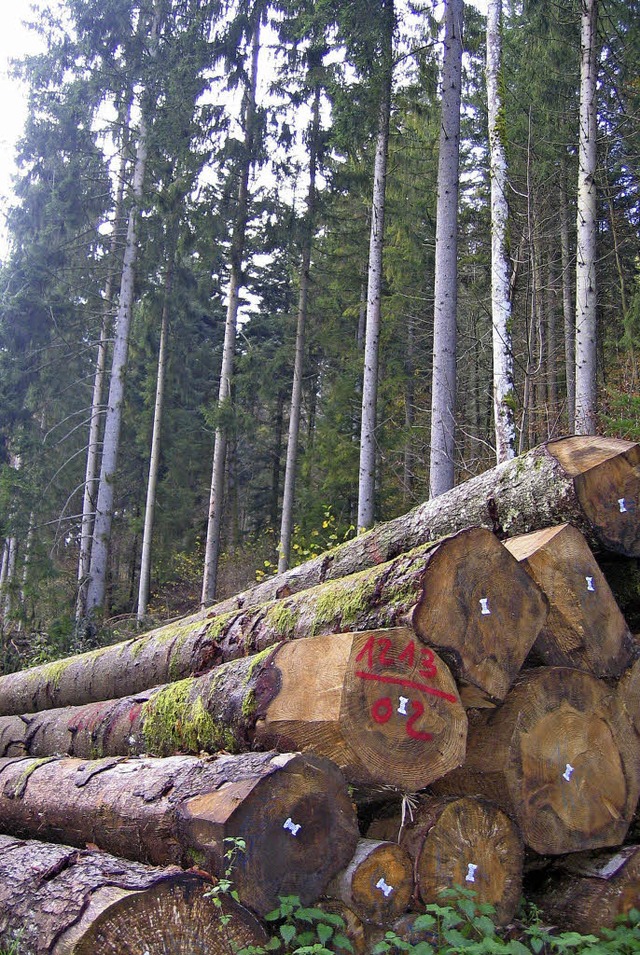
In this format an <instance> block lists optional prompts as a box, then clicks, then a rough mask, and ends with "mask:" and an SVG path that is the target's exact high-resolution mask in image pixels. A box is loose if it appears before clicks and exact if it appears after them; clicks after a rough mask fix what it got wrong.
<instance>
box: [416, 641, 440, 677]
mask: <svg viewBox="0 0 640 955" xmlns="http://www.w3.org/2000/svg"><path fill="white" fill-rule="evenodd" d="M434 660H435V657H434V655H433V653H432V651H431V650H429V649H428V647H423V648H422V650H421V651H420V671H419V672H420V676H423V677H425V679H427V680H428V679H429V677H432V676H436V674H437V672H438V671H437V669H436V667H435V664H434Z"/></svg>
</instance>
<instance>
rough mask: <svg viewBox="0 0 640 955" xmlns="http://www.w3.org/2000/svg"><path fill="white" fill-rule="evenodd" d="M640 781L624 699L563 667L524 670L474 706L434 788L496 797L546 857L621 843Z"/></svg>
mask: <svg viewBox="0 0 640 955" xmlns="http://www.w3.org/2000/svg"><path fill="white" fill-rule="evenodd" d="M639 787H640V740H639V739H638V737H637V735H636V733H635V731H634V729H633V727H632V724H631V722H630V720H629V718H628V717H627V715H626V714H625V713H624V711H623V708H622V706H621V705H620V701H619V700H618V698H617V697H616V695H615V694H614V693H613V691H611V690H610V689H609V688H608V687H607V686H606V684H604V683H603V682H602V681H600V680H597V679H596V678H595V677H593V676H591V675H590V674H588V673H583V672H581V671H579V670H572V669H568V668H564V667H548V668H543V669H540V670H532V671H527V672H525V673H523V675H522V676H521V678H520V679H519V680H518V682H517V684H516V685H515V686H514V688H513V689H512V691H511V692H510V693H509V695H508V696H507V698H506V700H505V702H504V703H503V704H502V706H500V707H497V708H496V709H495V710H492V711H484V712H483V713H482V714H480V713H478V714H476V718H475V719H474V721H473V725H472V728H470V734H469V745H468V749H467V760H466V762H465V765H464V766H463V768H462V769H461V770H459V771H458V770H456V771H454V772H453V773H451V774H450V775H449V776H448V777H447V778H446V779H444V780H441V781H439V782H438V783H436V786H435V788H436V789H437V791H438V792H440V793H449V794H454V793H455V794H460V793H467V794H474V795H482V796H485V797H486V798H488V799H492V800H494V801H495V802H497V803H498V804H499V805H501V806H502V807H503V808H505V809H507V811H508V812H510V813H511V814H512V815H513V816H514V818H515V819H516V820H517V822H518V823H519V825H520V828H521V831H522V834H523V837H524V840H525V844H526V845H528V846H529V847H530V848H532V849H534V850H535V851H536V852H539V853H540V854H547V855H558V854H561V853H567V852H577V851H580V850H585V849H596V848H602V847H606V846H615V845H619V844H620V843H621V842H622V841H623V839H624V837H625V835H626V832H627V830H628V828H629V825H630V823H631V820H632V818H633V813H634V810H635V806H636V804H637V801H638V794H639Z"/></svg>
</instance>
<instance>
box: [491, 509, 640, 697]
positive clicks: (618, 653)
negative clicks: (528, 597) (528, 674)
mask: <svg viewBox="0 0 640 955" xmlns="http://www.w3.org/2000/svg"><path fill="white" fill-rule="evenodd" d="M505 546H506V548H507V550H508V551H509V552H510V553H511V554H513V555H514V557H516V558H517V560H519V561H520V563H521V564H522V566H523V567H524V568H525V569H526V570H527V572H528V573H529V574H530V575H531V576H532V577H533V579H534V580H535V581H536V583H537V584H538V586H539V587H540V588H541V589H542V591H543V592H544V593H545V594H546V596H547V599H548V600H549V607H550V610H549V616H548V618H547V621H546V623H545V625H544V627H543V629H542V631H541V633H540V634H539V636H538V638H537V640H536V642H535V644H534V648H533V650H534V654H535V655H536V657H537V658H538V660H539V661H540V662H542V663H544V664H546V665H548V666H565V667H575V668H576V669H578V670H586V671H587V672H588V673H593V675H594V676H597V677H602V678H610V677H616V678H617V677H619V676H620V675H621V674H622V673H623V672H624V671H625V670H626V668H627V667H628V666H629V664H630V663H631V660H632V658H633V652H634V649H635V644H634V640H633V638H632V636H631V633H630V631H629V628H628V626H627V623H626V621H625V619H624V617H623V616H622V613H621V612H620V609H619V607H618V605H617V603H616V600H615V598H614V596H613V593H612V592H611V588H610V587H609V584H608V583H607V580H606V578H605V576H604V574H603V573H602V571H601V570H600V568H599V566H598V564H597V563H596V560H595V558H594V556H593V554H592V552H591V550H590V549H589V546H588V544H587V542H586V540H585V538H584V537H583V535H582V534H581V533H580V531H579V530H577V529H576V528H575V527H572V526H571V525H570V524H562V525H561V526H560V527H550V528H546V529H545V530H541V531H535V532H533V533H532V534H525V535H523V536H521V537H516V538H513V539H512V540H510V541H506V542H505Z"/></svg>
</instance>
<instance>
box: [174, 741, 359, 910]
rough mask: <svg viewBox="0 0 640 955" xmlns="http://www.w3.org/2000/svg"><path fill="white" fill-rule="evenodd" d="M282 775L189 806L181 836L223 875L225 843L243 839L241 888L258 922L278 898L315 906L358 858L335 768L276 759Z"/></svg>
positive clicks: (238, 872)
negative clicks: (333, 880) (291, 897)
mask: <svg viewBox="0 0 640 955" xmlns="http://www.w3.org/2000/svg"><path fill="white" fill-rule="evenodd" d="M278 761H282V765H281V768H279V770H278V772H277V773H274V774H272V775H271V776H269V777H268V778H267V779H266V780H265V782H264V784H263V783H262V780H258V781H257V782H256V781H254V780H242V781H240V782H238V783H234V782H229V783H225V784H224V785H223V786H221V787H220V788H219V789H218V790H216V791H215V792H210V793H208V794H207V795H206V796H195V797H193V798H192V799H189V800H188V801H187V802H185V803H183V805H182V807H181V810H180V814H181V828H182V831H183V833H184V837H185V839H186V840H187V842H188V843H189V844H190V845H192V846H193V850H194V854H195V855H196V857H197V854H198V853H204V856H205V867H207V868H209V869H210V871H213V872H221V871H223V869H224V862H223V858H222V852H223V851H226V848H227V847H228V846H225V845H224V840H225V839H234V838H242V839H243V840H244V841H245V843H246V851H245V852H240V853H239V854H238V855H237V858H236V868H235V871H234V881H235V883H236V885H237V888H238V892H239V894H240V898H241V899H242V901H243V902H245V904H247V905H249V906H250V907H251V908H252V909H253V910H254V911H255V912H257V913H258V914H259V915H265V914H266V913H268V912H270V911H271V910H272V909H274V908H275V907H276V906H277V904H278V898H279V897H280V896H286V895H297V896H299V897H300V899H301V901H302V903H303V904H309V903H310V902H314V901H315V900H316V899H317V898H319V896H320V895H321V894H322V892H323V891H324V889H325V888H326V886H327V883H328V882H329V880H330V879H331V877H332V876H333V875H334V874H335V873H336V872H338V871H340V870H341V869H342V868H343V867H344V866H345V865H346V864H347V862H348V861H349V859H350V858H351V856H352V855H353V851H354V848H355V845H356V842H357V838H358V830H357V824H356V817H355V812H354V808H353V805H352V803H351V800H350V797H349V794H348V791H347V787H346V784H345V781H344V777H343V776H342V774H341V773H340V772H339V771H338V769H337V767H335V766H334V765H333V764H332V763H330V762H329V761H328V760H325V759H322V758H321V757H317V756H312V755H305V756H291V755H283V756H282V757H278V756H276V757H274V759H273V763H274V764H275V765H278Z"/></svg>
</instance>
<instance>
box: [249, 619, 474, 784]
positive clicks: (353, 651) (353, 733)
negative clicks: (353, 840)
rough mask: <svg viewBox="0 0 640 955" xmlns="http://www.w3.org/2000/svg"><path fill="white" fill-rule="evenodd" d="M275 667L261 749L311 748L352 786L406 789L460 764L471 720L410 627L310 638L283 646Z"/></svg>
mask: <svg viewBox="0 0 640 955" xmlns="http://www.w3.org/2000/svg"><path fill="white" fill-rule="evenodd" d="M310 648H313V651H314V653H313V655H310V653H309V650H310ZM314 661H315V662H314ZM274 665H275V666H277V667H278V669H279V672H280V682H281V687H280V691H279V693H278V695H277V697H276V698H275V699H274V700H273V702H272V703H271V704H270V705H269V707H268V708H267V710H266V713H265V714H264V719H262V720H261V721H259V723H258V725H257V735H258V739H259V741H260V743H261V745H269V744H273V745H277V746H278V748H280V747H283V746H284V747H285V748H288V749H302V750H307V749H308V750H313V751H314V752H318V753H321V754H323V755H326V756H328V757H330V758H331V759H332V760H334V761H335V762H336V763H337V764H338V765H339V766H340V767H341V769H342V770H343V772H344V774H345V776H346V777H347V779H348V780H349V782H351V783H354V784H356V785H363V786H367V785H381V784H382V785H386V786H394V787H397V788H398V789H401V790H403V791H407V790H410V791H412V790H418V789H422V788H424V787H425V786H427V785H428V784H429V783H430V782H432V781H433V780H434V779H437V778H438V777H439V776H442V775H444V774H445V773H447V772H448V771H449V770H451V769H453V768H454V767H455V766H459V765H460V763H461V762H462V760H463V759H464V752H465V744H466V727H467V718H466V714H465V711H464V708H463V706H462V704H461V702H460V697H459V695H458V691H457V688H456V685H455V682H454V680H453V677H452V676H451V674H450V673H449V670H448V668H447V667H446V666H445V664H444V663H443V662H442V661H441V660H440V659H439V658H438V657H437V655H436V654H435V653H434V652H433V651H432V650H431V649H429V648H428V647H425V646H423V645H422V644H421V643H420V641H418V640H417V639H416V636H415V634H414V633H413V631H411V630H408V629H403V628H397V629H391V630H377V631H366V632H364V633H358V634H341V635H335V636H330V637H313V638H309V639H308V640H305V641H299V642H297V643H291V644H286V645H284V646H282V647H281V648H280V649H279V650H278V653H277V655H276V656H275V660H274ZM327 674H333V675H334V679H327Z"/></svg>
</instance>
